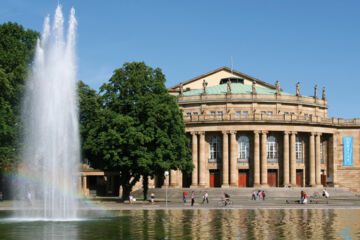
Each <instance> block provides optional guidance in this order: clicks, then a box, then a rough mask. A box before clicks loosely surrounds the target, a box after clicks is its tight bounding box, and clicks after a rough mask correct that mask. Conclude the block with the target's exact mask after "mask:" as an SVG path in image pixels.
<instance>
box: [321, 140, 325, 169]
mask: <svg viewBox="0 0 360 240" xmlns="http://www.w3.org/2000/svg"><path fill="white" fill-rule="evenodd" d="M323 147H324V145H323V143H322V142H320V160H321V164H324V163H325V159H324V151H323Z"/></svg>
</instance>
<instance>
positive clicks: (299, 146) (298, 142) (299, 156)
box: [295, 136, 303, 163]
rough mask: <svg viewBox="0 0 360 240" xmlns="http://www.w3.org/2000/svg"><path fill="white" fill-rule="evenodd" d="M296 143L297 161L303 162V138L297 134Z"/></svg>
mask: <svg viewBox="0 0 360 240" xmlns="http://www.w3.org/2000/svg"><path fill="white" fill-rule="evenodd" d="M295 145H296V149H295V150H296V154H295V155H296V162H298V163H302V162H303V144H302V141H301V139H300V138H299V137H298V136H296V142H295Z"/></svg>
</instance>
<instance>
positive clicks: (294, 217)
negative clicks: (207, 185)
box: [0, 209, 360, 240]
mask: <svg viewBox="0 0 360 240" xmlns="http://www.w3.org/2000/svg"><path fill="white" fill-rule="evenodd" d="M11 214H12V213H11V212H6V211H2V212H0V239H37V240H38V239H64V240H65V239H66V240H71V239H231V238H232V239H360V210H353V209H350V210H343V209H325V210H306V209H278V210H265V209H259V210H242V209H227V210H220V209H219V210H213V209H212V210H211V209H209V210H207V209H199V210H132V211H128V210H122V211H109V212H105V213H104V212H96V211H88V212H82V219H81V220H79V221H72V222H42V221H25V222H24V221H17V220H14V219H11Z"/></svg>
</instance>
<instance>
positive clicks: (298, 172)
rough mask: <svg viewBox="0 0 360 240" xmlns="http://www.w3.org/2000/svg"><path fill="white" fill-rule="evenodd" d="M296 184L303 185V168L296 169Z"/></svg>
mask: <svg viewBox="0 0 360 240" xmlns="http://www.w3.org/2000/svg"><path fill="white" fill-rule="evenodd" d="M296 186H299V187H303V170H302V169H301V170H296Z"/></svg>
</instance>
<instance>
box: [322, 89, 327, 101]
mask: <svg viewBox="0 0 360 240" xmlns="http://www.w3.org/2000/svg"><path fill="white" fill-rule="evenodd" d="M322 100H326V94H325V87H323V92H322Z"/></svg>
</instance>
